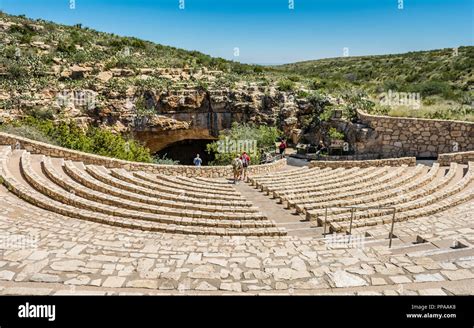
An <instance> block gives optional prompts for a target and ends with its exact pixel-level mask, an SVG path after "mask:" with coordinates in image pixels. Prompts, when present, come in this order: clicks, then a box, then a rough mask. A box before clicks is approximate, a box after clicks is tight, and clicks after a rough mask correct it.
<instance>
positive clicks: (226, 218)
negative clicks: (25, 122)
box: [0, 122, 474, 295]
mask: <svg viewBox="0 0 474 328" xmlns="http://www.w3.org/2000/svg"><path fill="white" fill-rule="evenodd" d="M434 123H436V122H434ZM436 124H438V123H436ZM439 124H448V123H446V122H440V123H439ZM469 129H470V130H469ZM461 130H462V131H463V132H464V133H465V134H461V135H459V137H462V136H467V140H468V141H467V142H470V146H471V148H472V142H473V140H474V138H472V133H473V130H472V124H469V123H465V124H464V125H463V128H462V129H461ZM461 130H460V131H461ZM451 135H452V137H453V138H456V136H457V135H458V134H457V133H454V134H453V133H451ZM0 144H1V147H0V177H1V181H2V184H3V185H2V186H1V187H0V203H1V212H0V220H1V221H0V225H1V227H2V231H3V233H4V234H5V233H6V234H9V235H10V236H17V237H18V238H20V237H23V238H25V236H27V237H29V238H30V239H31V240H29V242H34V243H35V245H34V246H35V247H23V248H21V249H9V250H5V251H4V252H3V255H2V258H1V261H0V278H1V282H0V292H1V293H2V294H58V295H59V294H120V295H125V294H227V293H232V294H233V293H235V294H240V293H243V294H275V293H276V294H278V293H281V294H353V295H354V294H356V295H431V294H433V295H438V294H440V295H451V294H472V292H473V289H472V286H474V284H473V281H474V272H473V271H474V258H473V256H474V251H473V249H472V243H473V242H474V226H473V215H474V201H473V198H474V157H473V154H474V153H473V152H465V153H452V154H440V155H439V157H438V161H435V162H432V163H429V164H422V163H418V164H417V161H416V158H415V157H403V158H392V159H379V160H362V161H339V162H337V161H336V162H327V161H313V162H311V163H310V164H309V165H306V166H303V167H296V166H291V165H289V164H288V163H287V160H286V159H281V160H278V161H276V162H274V163H270V164H264V165H255V166H252V167H251V169H250V172H249V176H250V177H249V180H248V182H247V183H241V184H238V185H234V184H230V183H229V182H228V179H227V178H228V177H230V175H231V174H230V168H229V167H219V166H213V167H212V166H211V167H201V168H196V167H191V166H166V165H154V164H142V163H133V162H126V161H121V160H115V159H110V158H106V157H101V156H97V155H91V154H86V153H81V152H77V151H73V150H69V149H64V148H60V147H55V146H52V145H48V144H43V143H40V142H37V141H32V140H28V139H24V138H21V137H16V136H13V135H8V134H1V135H0ZM433 144H434V143H433ZM393 209H394V211H395V216H394V215H393ZM392 227H393V234H392V236H391V237H392V238H389V237H390V231H391V229H392ZM390 239H391V241H390ZM23 241H24V242H26V241H28V240H23ZM389 243H391V245H390V247H389Z"/></svg>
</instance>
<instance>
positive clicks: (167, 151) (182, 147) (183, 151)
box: [155, 139, 214, 165]
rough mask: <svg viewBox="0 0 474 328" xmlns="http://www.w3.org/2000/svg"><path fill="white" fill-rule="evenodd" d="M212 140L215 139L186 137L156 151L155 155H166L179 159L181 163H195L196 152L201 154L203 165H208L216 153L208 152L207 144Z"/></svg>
mask: <svg viewBox="0 0 474 328" xmlns="http://www.w3.org/2000/svg"><path fill="white" fill-rule="evenodd" d="M212 142H213V140H210V139H186V140H182V141H178V142H175V143H172V144H171V145H169V146H167V147H166V148H163V149H162V150H160V151H158V152H156V153H155V155H159V156H160V157H163V156H164V155H166V157H167V158H171V159H173V160H175V161H179V164H180V165H194V164H193V160H194V158H195V157H196V154H199V156H200V157H201V159H202V165H208V164H209V162H210V161H213V160H214V155H213V154H208V153H207V151H206V146H207V145H208V144H210V143H212Z"/></svg>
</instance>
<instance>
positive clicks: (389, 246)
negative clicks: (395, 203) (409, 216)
mask: <svg viewBox="0 0 474 328" xmlns="http://www.w3.org/2000/svg"><path fill="white" fill-rule="evenodd" d="M396 212H397V210H396V209H395V208H394V209H393V216H392V226H391V228H390V236H389V238H390V241H389V243H388V248H392V238H393V227H394V225H395V213H396Z"/></svg>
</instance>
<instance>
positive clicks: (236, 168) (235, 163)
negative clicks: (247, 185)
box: [232, 155, 244, 184]
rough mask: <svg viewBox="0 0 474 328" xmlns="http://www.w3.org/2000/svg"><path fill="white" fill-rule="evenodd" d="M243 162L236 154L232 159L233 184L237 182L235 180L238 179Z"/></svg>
mask: <svg viewBox="0 0 474 328" xmlns="http://www.w3.org/2000/svg"><path fill="white" fill-rule="evenodd" d="M243 167H244V166H243V163H242V160H241V159H240V157H239V155H237V156H236V157H235V158H234V159H233V160H232V171H233V172H234V184H237V181H238V180H239V179H240V177H241V175H242V169H243Z"/></svg>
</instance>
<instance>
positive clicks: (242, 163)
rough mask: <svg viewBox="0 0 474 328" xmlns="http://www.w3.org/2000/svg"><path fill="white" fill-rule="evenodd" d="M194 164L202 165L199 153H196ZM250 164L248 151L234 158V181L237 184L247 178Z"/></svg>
mask: <svg viewBox="0 0 474 328" xmlns="http://www.w3.org/2000/svg"><path fill="white" fill-rule="evenodd" d="M193 163H194V166H201V165H202V159H201V157H200V156H199V154H196V157H195V158H194V160H193ZM249 165H250V156H249V154H247V152H245V151H244V152H243V153H242V155H240V156H238V155H237V156H236V157H235V158H234V159H233V160H232V171H233V173H234V183H235V184H236V183H237V181H239V180H243V181H245V179H247V168H248V167H249Z"/></svg>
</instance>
